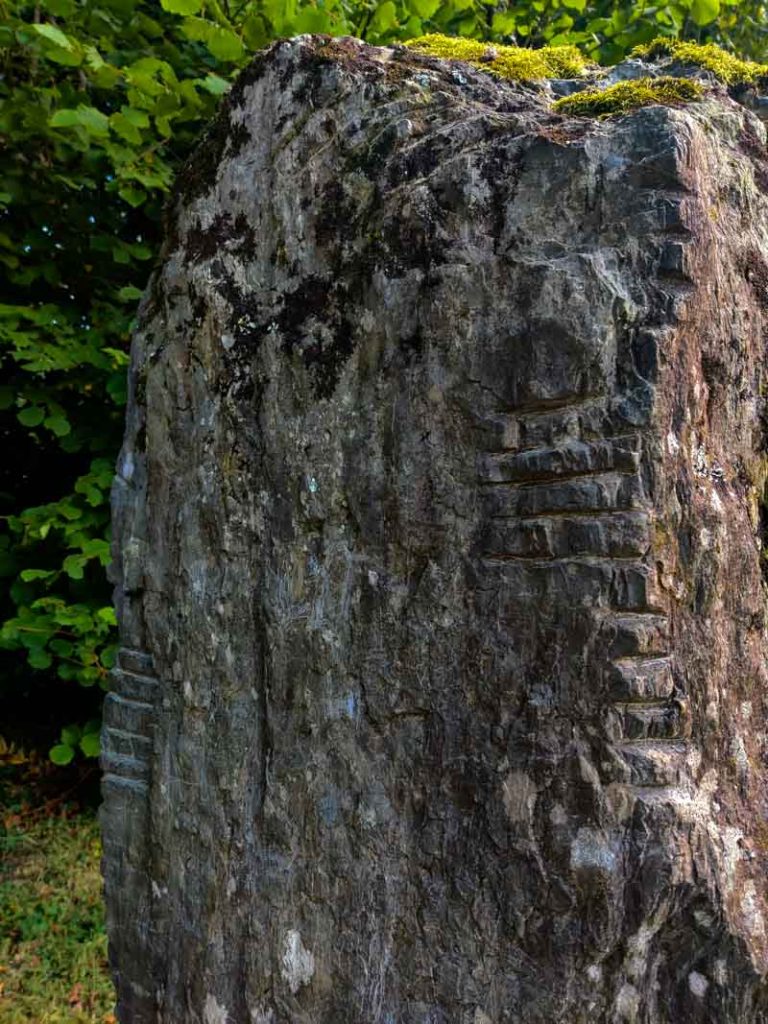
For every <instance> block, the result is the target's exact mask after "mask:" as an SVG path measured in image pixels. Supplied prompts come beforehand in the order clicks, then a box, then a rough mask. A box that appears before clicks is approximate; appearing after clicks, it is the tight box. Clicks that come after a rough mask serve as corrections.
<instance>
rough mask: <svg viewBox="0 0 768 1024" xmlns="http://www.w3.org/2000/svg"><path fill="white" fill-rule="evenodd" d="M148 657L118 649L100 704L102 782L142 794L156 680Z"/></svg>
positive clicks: (146, 767)
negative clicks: (108, 686) (109, 686)
mask: <svg viewBox="0 0 768 1024" xmlns="http://www.w3.org/2000/svg"><path fill="white" fill-rule="evenodd" d="M152 672H153V662H152V657H151V655H149V654H146V653H145V652H143V651H136V650H131V649H129V648H121V649H120V651H119V652H118V656H117V665H116V666H115V668H114V669H113V670H112V683H113V689H112V692H111V693H109V694H108V695H107V698H106V701H105V703H104V734H103V741H102V747H103V749H102V769H103V771H104V782H105V783H106V784H107V785H109V784H118V783H120V784H125V785H126V786H127V788H128V789H129V790H132V791H133V792H136V793H138V794H143V793H145V792H146V788H147V780H148V778H149V774H150V759H149V756H150V753H151V750H152V735H153V730H154V719H155V703H156V698H157V691H158V680H157V678H156V677H155V676H154V675H153V674H151V673H152Z"/></svg>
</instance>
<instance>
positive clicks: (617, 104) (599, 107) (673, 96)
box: [554, 76, 702, 118]
mask: <svg viewBox="0 0 768 1024" xmlns="http://www.w3.org/2000/svg"><path fill="white" fill-rule="evenodd" d="M701 94H702V88H701V85H700V84H699V83H698V82H694V81H693V80H692V79H690V78H670V77H668V76H664V77H661V78H637V79H635V80H634V81H629V82H617V83H616V85H609V86H608V88H607V89H584V91H583V92H577V93H574V95H572V96H564V97H563V98H562V99H560V100H557V101H556V102H555V104H554V108H555V110H558V111H559V112H560V113H561V114H575V115H576V116H577V117H600V118H602V117H610V116H611V115H612V114H626V113H628V112H629V111H630V110H637V109H638V108H639V107H649V106H651V104H654V103H663V104H666V105H667V106H671V105H676V104H680V103H690V102H691V101H693V100H696V99H698V98H699V97H700V96H701Z"/></svg>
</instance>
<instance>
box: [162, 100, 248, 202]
mask: <svg viewBox="0 0 768 1024" xmlns="http://www.w3.org/2000/svg"><path fill="white" fill-rule="evenodd" d="M231 108H232V94H231V93H230V94H229V95H228V96H227V97H226V99H225V100H224V101H223V103H222V105H221V110H220V111H219V113H218V114H217V116H216V117H215V118H214V119H213V120H212V121H211V123H210V124H209V125H208V127H207V128H206V130H205V133H204V134H203V138H202V141H201V142H200V145H199V146H198V147H197V148H196V149H195V150H194V152H193V153H192V155H191V156H190V157H189V158H188V159H187V161H186V162H185V163H184V165H183V166H182V168H181V170H180V171H179V173H178V176H177V178H176V189H175V198H176V199H177V201H179V202H180V203H181V204H183V205H188V204H189V203H192V202H193V201H194V200H195V199H199V198H200V196H203V195H205V193H206V192H208V191H209V190H210V189H211V188H213V185H214V184H215V182H216V176H217V174H218V171H219V167H220V166H221V163H222V160H223V159H224V157H225V156H227V157H228V158H229V159H233V158H234V157H236V156H237V154H238V153H239V152H240V151H241V150H242V149H243V147H244V146H245V145H246V144H247V143H248V142H249V140H250V137H251V133H250V132H249V131H248V129H247V127H246V126H245V125H244V124H232V122H231V120H230V117H229V114H230V110H231Z"/></svg>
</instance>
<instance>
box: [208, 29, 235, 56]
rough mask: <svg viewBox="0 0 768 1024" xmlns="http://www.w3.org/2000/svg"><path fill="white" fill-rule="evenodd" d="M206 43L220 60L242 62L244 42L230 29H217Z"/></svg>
mask: <svg viewBox="0 0 768 1024" xmlns="http://www.w3.org/2000/svg"><path fill="white" fill-rule="evenodd" d="M205 42H206V46H207V47H208V49H209V50H210V51H211V53H212V54H213V56H214V57H216V58H218V60H228V61H234V60H240V58H241V57H242V56H243V53H244V47H243V44H242V41H241V40H240V39H239V38H238V37H237V36H236V35H235V33H234V32H230V30H229V29H228V28H217V29H215V30H214V31H213V32H212V33H211V34H210V36H209V37H208V38H207V39H206V41H205Z"/></svg>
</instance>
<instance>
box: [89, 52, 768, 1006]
mask: <svg viewBox="0 0 768 1024" xmlns="http://www.w3.org/2000/svg"><path fill="white" fill-rule="evenodd" d="M767 188H768V160H767V159H766V151H765V132H764V129H763V127H762V125H761V124H760V122H759V121H757V120H756V118H755V117H754V115H753V114H751V113H750V112H749V111H747V110H745V109H744V108H743V107H740V106H739V105H737V104H736V103H735V102H733V101H732V100H731V99H729V98H728V96H727V95H726V94H725V92H724V91H723V90H722V89H718V88H717V87H715V88H710V89H708V91H707V94H706V95H705V97H704V98H703V99H702V100H701V101H700V102H697V103H692V104H689V105H687V106H680V107H677V108H669V107H663V106H653V107H649V108H647V109H642V110H638V111H636V112H635V113H632V114H630V115H628V116H625V117H621V118H614V119H608V120H603V121H598V120H590V119H584V118H572V117H565V116H563V115H561V114H558V113H556V112H553V111H552V108H551V104H550V102H549V100H548V97H547V91H546V88H534V87H532V86H525V85H519V84H515V83H512V82H503V81H498V80H495V79H493V78H492V77H490V76H489V75H488V74H486V73H484V72H483V71H480V70H473V69H472V68H470V67H468V66H467V65H463V64H458V63H455V62H450V61H439V60H436V59H433V58H429V57H424V56H417V55H415V54H414V53H412V52H409V51H407V50H403V49H376V48H373V47H369V46H366V45H364V44H361V43H357V42H355V41H353V40H340V41H328V40H327V39H325V40H324V39H317V38H315V39H313V38H309V37H302V38H299V39H295V40H293V41H290V42H283V43H279V44H277V45H275V46H273V47H272V48H271V49H270V50H269V51H267V52H266V53H265V54H263V55H261V56H259V57H258V58H257V59H256V60H255V61H254V63H253V64H252V65H251V66H250V67H249V68H248V69H247V70H246V71H245V72H244V73H243V75H242V76H241V78H240V79H239V81H238V82H237V83H236V84H235V86H234V88H233V89H232V91H231V93H230V95H229V97H228V98H227V100H226V102H225V103H224V106H223V109H222V112H221V115H220V116H219V118H218V120H217V121H216V122H215V123H214V124H213V125H212V127H211V128H210V130H209V131H208V133H207V136H206V137H205V138H204V139H203V141H202V143H201V145H200V148H199V149H198V151H197V152H196V153H195V155H194V156H193V157H192V159H191V160H190V161H189V163H188V164H187V166H186V168H185V169H184V171H183V173H182V174H181V176H180V178H179V181H178V185H177V189H176V193H175V199H174V203H173V205H172V208H171V210H170V211H169V224H168V235H167V241H166V244H165V248H164V252H163V255H162V259H161V262H160V266H159V267H158V269H157V271H156V273H155V276H154V279H153V282H152V284H151V288H150V290H149V292H148V294H147V296H146V298H145V300H144V302H143V306H142V310H141V315H140V323H139V327H138V330H137V332H136V335H135V338H134V342H133V352H132V359H131V368H130V399H129V405H128V414H127V429H126V436H125V444H124V446H123V450H122V453H121V455H120V461H119V466H118V472H117V477H116V480H115V485H114V536H115V541H114V569H113V571H114V577H115V581H116V584H117V591H116V593H117V605H118V611H119V620H120V630H121V650H120V654H119V658H118V664H117V668H116V670H115V673H114V689H113V692H112V693H111V695H110V696H109V697H108V698H107V706H106V713H105V729H104V754H103V767H104V772H105V774H104V807H103V812H102V815H103V831H104V874H105V881H106V898H107V915H108V930H109V939H110V955H111V961H112V965H113V969H114V973H115V978H116V981H117V990H118V997H119V1003H118V1017H119V1020H120V1021H121V1024H305V1022H306V1024H309V1022H312V1024H583V1022H589V1024H598V1022H605V1024H625V1022H626V1024H632V1022H638V1024H640V1022H642V1024H662V1022H663V1024H673V1022H674V1024H681V1022H694V1024H696V1022H717V1024H721V1022H722V1024H726V1022H727V1024H752V1022H762V1021H768V995H767V990H766V984H765V973H766V952H767V943H768V936H767V934H766V928H767V927H768V916H767V915H768V908H767V907H766V881H765V880H766V867H767V864H766V861H767V859H768V823H767V821H766V815H768V791H767V790H766V785H765V783H766V767H765V766H766V758H767V757H768V749H767V743H766V726H765V723H766V693H767V691H766V655H767V654H768V649H767V648H768V644H767V641H766V616H765V612H766V592H765V587H764V582H763V563H762V554H761V548H762V534H761V529H762V527H761V522H762V519H761V517H762V512H761V508H760V497H761V488H762V485H763V480H764V478H765V475H766V467H767V466H768V463H767V462H766V456H765V438H764V423H765V420H764V415H765V403H764V396H765V388H766V369H765V367H766V353H765V347H766V325H767V320H768V265H767V264H766V259H765V254H766V253H768V202H767V195H766V189H767Z"/></svg>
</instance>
